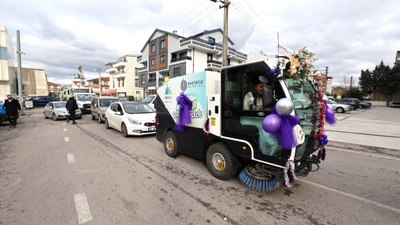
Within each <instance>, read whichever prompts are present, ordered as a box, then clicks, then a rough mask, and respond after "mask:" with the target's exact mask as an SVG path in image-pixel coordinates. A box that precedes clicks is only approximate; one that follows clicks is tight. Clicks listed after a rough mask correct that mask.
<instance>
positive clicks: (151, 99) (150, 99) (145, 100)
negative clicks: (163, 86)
mask: <svg viewBox="0 0 400 225" xmlns="http://www.w3.org/2000/svg"><path fill="white" fill-rule="evenodd" d="M155 97H156V96H154V95H149V96H147V97H146V98H144V99H143V101H142V102H143V103H145V104H149V103H151V102H152V101H153V99H154V98H155Z"/></svg>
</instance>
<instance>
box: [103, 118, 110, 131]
mask: <svg viewBox="0 0 400 225" xmlns="http://www.w3.org/2000/svg"><path fill="white" fill-rule="evenodd" d="M104 126H105V127H106V129H110V125H109V124H108V120H107V118H106V119H105V120H104Z"/></svg>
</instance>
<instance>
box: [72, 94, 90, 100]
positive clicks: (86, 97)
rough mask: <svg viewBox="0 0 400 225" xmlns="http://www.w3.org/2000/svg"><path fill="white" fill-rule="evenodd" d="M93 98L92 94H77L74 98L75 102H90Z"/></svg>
mask: <svg viewBox="0 0 400 225" xmlns="http://www.w3.org/2000/svg"><path fill="white" fill-rule="evenodd" d="M92 98H93V95H92V94H79V95H77V97H76V100H77V101H91V100H92Z"/></svg>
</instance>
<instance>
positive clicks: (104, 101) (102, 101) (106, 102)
mask: <svg viewBox="0 0 400 225" xmlns="http://www.w3.org/2000/svg"><path fill="white" fill-rule="evenodd" d="M116 101H118V99H100V107H108V106H110V104H111V103H113V102H116Z"/></svg>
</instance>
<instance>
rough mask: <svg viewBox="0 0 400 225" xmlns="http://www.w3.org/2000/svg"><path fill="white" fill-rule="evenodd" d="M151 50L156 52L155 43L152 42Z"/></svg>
mask: <svg viewBox="0 0 400 225" xmlns="http://www.w3.org/2000/svg"><path fill="white" fill-rule="evenodd" d="M150 47H151V52H156V45H155V44H151V46H150Z"/></svg>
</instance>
